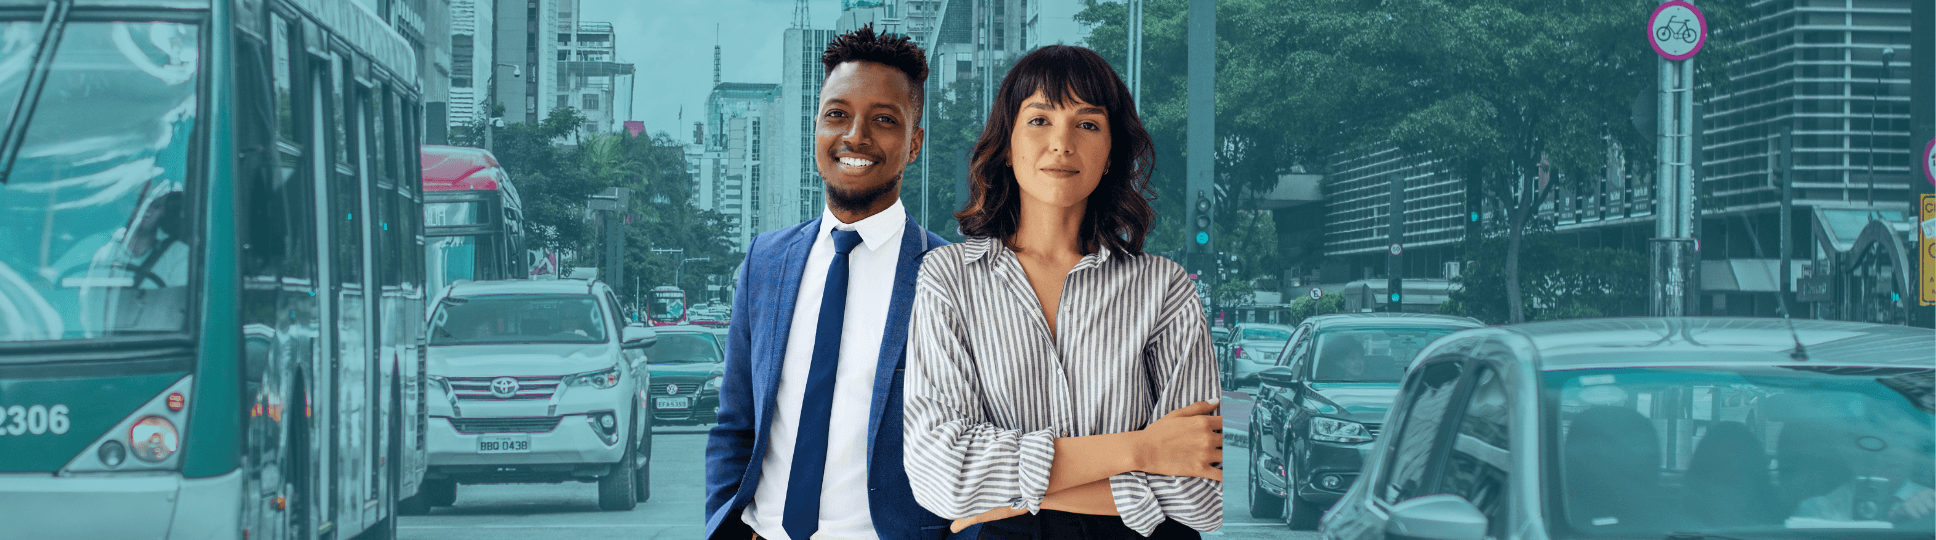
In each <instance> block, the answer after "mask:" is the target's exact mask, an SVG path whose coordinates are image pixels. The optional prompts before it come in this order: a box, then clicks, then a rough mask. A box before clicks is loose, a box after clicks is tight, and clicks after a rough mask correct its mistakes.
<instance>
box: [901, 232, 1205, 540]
mask: <svg viewBox="0 0 1936 540" xmlns="http://www.w3.org/2000/svg"><path fill="white" fill-rule="evenodd" d="M1039 306H1041V303H1040V302H1039V301H1037V300H1036V296H1035V290H1034V289H1033V288H1031V287H1030V286H1029V282H1028V277H1027V275H1026V274H1024V273H1023V271H1022V265H1021V262H1020V261H1019V260H1017V259H1016V258H1015V254H1014V252H1012V251H1009V249H1008V248H1007V247H1006V246H1003V245H1002V243H1001V242H999V241H995V240H991V239H987V238H971V239H969V240H968V241H967V242H963V243H960V244H954V245H950V246H946V247H942V248H939V249H936V250H934V251H933V252H930V253H929V254H928V255H927V257H926V258H925V259H923V261H922V263H921V275H920V281H919V282H918V284H917V286H916V289H915V296H914V309H913V317H912V321H911V323H910V324H911V325H912V326H911V328H910V332H911V333H910V334H909V338H908V362H907V366H908V367H907V389H906V399H907V402H906V422H907V429H906V431H905V436H906V457H905V462H906V466H907V470H908V477H909V480H910V481H911V482H912V484H913V488H914V498H915V499H916V500H917V501H919V502H920V503H921V506H923V507H926V508H927V509H928V510H929V511H932V512H935V513H936V514H939V515H941V516H942V517H946V518H949V519H960V518H966V517H971V516H975V515H979V514H981V513H983V512H986V511H989V510H992V509H995V508H997V507H1002V506H1010V507H1015V508H1026V509H1028V510H1029V511H1030V512H1035V511H1037V510H1039V509H1040V508H1041V504H1042V498H1043V496H1044V495H1045V491H1047V489H1048V485H1049V463H1050V462H1051V461H1052V460H1053V459H1054V457H1055V443H1054V442H1053V441H1054V439H1055V438H1056V437H1080V436H1088V435H1105V434H1111V433H1123V432H1128V431H1135V430H1140V429H1143V428H1145V427H1148V426H1149V424H1150V422H1153V421H1155V420H1156V419H1158V418H1161V417H1162V416H1163V415H1164V414H1167V413H1169V412H1170V411H1173V410H1176V409H1179V408H1182V407H1184V406H1186V405H1189V404H1191V403H1195V402H1198V401H1208V400H1210V399H1214V398H1216V397H1217V396H1218V394H1219V389H1218V384H1217V362H1216V359H1215V357H1214V356H1212V353H1211V350H1212V348H1211V345H1210V332H1209V329H1208V327H1207V325H1206V324H1205V322H1204V320H1203V309H1202V302H1201V301H1200V300H1198V299H1197V293H1196V287H1195V285H1194V284H1193V283H1192V282H1191V281H1190V280H1189V279H1188V277H1187V276H1186V275H1185V274H1184V271H1183V268H1182V267H1181V266H1178V265H1177V264H1176V263H1174V262H1171V261H1170V260H1169V259H1165V258H1162V257H1158V256H1155V255H1141V256H1114V257H1112V256H1111V255H1110V252H1109V250H1107V249H1106V248H1105V249H1102V250H1100V251H1098V252H1097V253H1092V254H1089V255H1087V256H1084V257H1083V258H1082V260H1081V261H1080V262H1078V263H1076V266H1075V268H1074V269H1072V270H1070V271H1069V275H1068V276H1067V277H1066V278H1065V279H1064V280H1063V289H1062V299H1061V303H1060V305H1058V306H1056V321H1057V325H1056V328H1057V330H1058V332H1057V333H1056V334H1055V335H1054V336H1053V337H1052V336H1051V335H1050V332H1049V329H1048V323H1047V321H1045V320H1044V319H1043V317H1042V312H1041V308H1040V307H1039ZM1109 486H1110V493H1111V494H1112V495H1113V496H1114V497H1113V498H1114V499H1115V502H1116V510H1117V512H1118V513H1119V514H1121V515H1122V519H1123V523H1124V524H1125V525H1128V526H1129V527H1130V528H1131V529H1135V530H1136V531H1137V532H1139V533H1142V534H1143V535H1144V536H1148V535H1149V534H1150V533H1151V532H1152V531H1154V530H1155V529H1156V526H1157V525H1158V524H1160V523H1162V521H1163V520H1164V519H1165V518H1167V519H1173V520H1176V521H1177V522H1178V523H1181V524H1183V525H1187V526H1189V527H1191V528H1193V529H1196V530H1199V531H1213V530H1216V529H1217V528H1218V527H1220V526H1221V525H1222V523H1223V491H1222V487H1223V486H1222V482H1217V481H1214V480H1210V479H1206V478H1191V477H1175V476H1164V475H1158V474H1149V473H1144V472H1140V471H1136V472H1129V473H1124V474H1118V475H1115V476H1113V477H1111V478H1110V479H1109Z"/></svg>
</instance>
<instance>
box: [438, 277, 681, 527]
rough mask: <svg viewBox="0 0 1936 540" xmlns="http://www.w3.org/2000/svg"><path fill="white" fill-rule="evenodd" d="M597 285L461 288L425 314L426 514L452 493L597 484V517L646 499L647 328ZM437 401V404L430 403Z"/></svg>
mask: <svg viewBox="0 0 1936 540" xmlns="http://www.w3.org/2000/svg"><path fill="white" fill-rule="evenodd" d="M620 313H621V312H620V307H619V304H618V302H617V299H616V298H614V297H613V295H612V291H611V288H610V287H607V286H605V284H604V283H600V282H597V281H581V280H555V281H528V280H502V281H478V282H468V283H464V282H460V283H457V284H455V285H452V286H450V287H449V288H448V289H446V290H445V292H444V293H443V296H442V297H440V298H439V299H438V302H437V304H436V307H435V308H434V309H433V310H432V311H431V315H430V324H429V325H427V327H428V329H429V330H428V331H429V332H430V339H429V341H430V353H429V356H430V357H429V368H428V370H427V372H428V374H429V377H430V385H429V388H430V390H429V391H430V392H431V396H429V399H427V400H425V401H426V402H427V403H428V404H429V416H430V429H429V430H428V432H429V433H428V437H429V448H430V470H429V472H428V473H427V474H426V475H425V478H424V486H423V489H422V490H421V494H420V497H421V498H422V500H420V501H408V502H409V503H411V504H407V505H406V506H409V507H414V509H415V510H417V511H420V512H421V511H425V510H427V509H428V507H430V506H448V505H450V504H451V503H453V502H455V501H456V500H457V484H460V483H461V484H488V483H533V482H567V481H576V482H594V481H595V482H598V507H599V508H600V509H603V510H630V509H632V508H633V507H634V506H635V505H637V504H638V502H639V501H644V500H646V498H648V497H649V496H650V495H651V492H650V490H649V487H648V486H649V483H648V482H649V476H648V475H649V471H650V468H651V467H650V465H651V456H652V429H651V415H649V414H642V412H641V411H644V410H646V409H645V407H643V406H642V404H643V403H644V402H643V400H644V399H646V391H647V388H649V387H650V380H649V378H650V376H651V375H650V374H649V372H648V371H646V369H645V367H646V362H645V354H644V349H645V348H646V347H649V346H651V345H652V344H653V343H654V342H656V341H657V340H658V335H657V334H656V333H655V332H654V331H653V330H652V329H651V328H649V327H646V326H644V325H640V324H633V325H629V326H628V325H626V323H625V319H624V317H623V316H621V315H620ZM439 394H441V395H439Z"/></svg>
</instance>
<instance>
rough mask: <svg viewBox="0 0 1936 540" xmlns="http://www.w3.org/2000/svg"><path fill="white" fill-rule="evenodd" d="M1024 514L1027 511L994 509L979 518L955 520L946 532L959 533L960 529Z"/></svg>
mask: <svg viewBox="0 0 1936 540" xmlns="http://www.w3.org/2000/svg"><path fill="white" fill-rule="evenodd" d="M1026 513H1028V510H1024V509H1021V508H1010V507H1007V506H1003V507H1001V508H996V509H994V510H989V511H987V512H982V513H981V515H979V516H975V517H971V518H962V519H957V520H955V521H954V523H952V524H949V525H948V531H949V532H961V530H962V529H966V528H968V527H970V526H973V525H974V524H976V523H987V522H990V521H997V520H1002V519H1008V518H1012V517H1015V516H1019V515H1022V514H1026Z"/></svg>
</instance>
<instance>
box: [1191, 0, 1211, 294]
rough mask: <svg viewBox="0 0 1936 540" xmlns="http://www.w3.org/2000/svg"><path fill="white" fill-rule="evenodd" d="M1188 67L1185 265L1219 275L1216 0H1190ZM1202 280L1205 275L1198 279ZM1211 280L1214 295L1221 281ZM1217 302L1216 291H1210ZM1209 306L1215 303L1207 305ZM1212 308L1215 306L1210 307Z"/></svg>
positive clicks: (1192, 270)
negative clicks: (1217, 245)
mask: <svg viewBox="0 0 1936 540" xmlns="http://www.w3.org/2000/svg"><path fill="white" fill-rule="evenodd" d="M1188 24H1189V36H1188V38H1187V39H1188V40H1189V61H1190V64H1189V68H1188V72H1187V74H1186V75H1187V77H1188V79H1187V80H1186V81H1185V89H1186V90H1187V96H1186V103H1185V113H1186V119H1185V127H1186V128H1187V133H1185V139H1184V149H1185V150H1186V151H1187V156H1186V158H1185V159H1186V161H1185V163H1184V172H1185V185H1187V186H1188V195H1186V196H1185V198H1184V199H1183V200H1184V201H1186V202H1185V204H1186V205H1187V206H1188V211H1186V212H1185V214H1186V216H1185V218H1186V221H1185V223H1186V225H1185V226H1184V228H1183V229H1184V230H1185V231H1186V232H1187V233H1188V234H1189V235H1190V237H1189V238H1186V239H1184V245H1185V246H1188V247H1187V248H1186V249H1185V250H1184V252H1185V253H1188V254H1189V255H1188V256H1187V257H1186V259H1187V261H1185V262H1184V263H1183V264H1184V268H1186V269H1188V270H1189V271H1190V273H1193V274H1196V275H1198V276H1212V275H1215V271H1216V268H1215V266H1214V263H1215V255H1216V253H1217V250H1216V243H1215V242H1214V241H1213V240H1214V236H1215V223H1216V221H1215V219H1214V217H1215V215H1216V210H1215V208H1216V197H1217V189H1216V158H1217V153H1216V152H1217V150H1216V129H1217V124H1216V100H1215V98H1216V95H1215V92H1216V87H1217V84H1216V81H1217V54H1216V50H1217V3H1216V0H1190V15H1189V23H1188ZM1198 279H1203V278H1202V277H1199V278H1198ZM1207 281H1212V282H1211V283H1207V285H1209V286H1210V287H1211V291H1212V292H1213V293H1214V291H1215V290H1216V286H1217V283H1215V282H1214V280H1207ZM1212 296H1213V298H1212V300H1213V302H1214V294H1213V295H1212ZM1205 307H1206V308H1209V307H1211V306H1205ZM1212 309H1214V308H1212Z"/></svg>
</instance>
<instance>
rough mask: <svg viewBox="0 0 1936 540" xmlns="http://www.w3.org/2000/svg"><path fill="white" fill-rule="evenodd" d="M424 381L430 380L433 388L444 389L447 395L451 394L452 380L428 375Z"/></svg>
mask: <svg viewBox="0 0 1936 540" xmlns="http://www.w3.org/2000/svg"><path fill="white" fill-rule="evenodd" d="M424 379H426V380H429V381H430V385H431V386H434V387H437V388H441V389H443V390H444V393H445V394H449V393H451V390H450V379H446V378H443V377H438V376H436V375H428V374H426V375H424Z"/></svg>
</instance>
